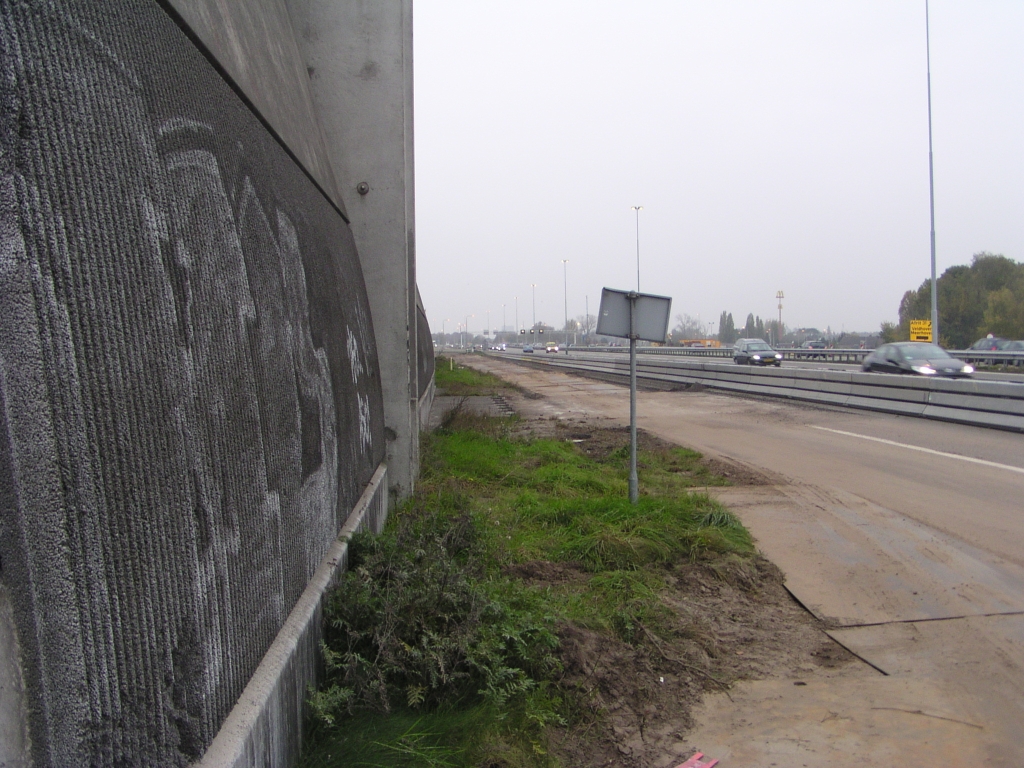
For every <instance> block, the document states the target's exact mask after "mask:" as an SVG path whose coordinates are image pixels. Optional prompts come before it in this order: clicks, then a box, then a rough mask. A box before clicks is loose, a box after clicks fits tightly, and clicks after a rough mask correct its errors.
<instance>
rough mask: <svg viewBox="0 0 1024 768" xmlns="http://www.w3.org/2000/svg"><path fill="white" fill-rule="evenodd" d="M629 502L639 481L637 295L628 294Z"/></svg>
mask: <svg viewBox="0 0 1024 768" xmlns="http://www.w3.org/2000/svg"><path fill="white" fill-rule="evenodd" d="M628 296H629V502H630V504H636V502H637V499H639V498H640V481H639V479H638V478H637V474H636V300H637V298H638V294H637V293H636V292H635V291H630V292H629V294H628Z"/></svg>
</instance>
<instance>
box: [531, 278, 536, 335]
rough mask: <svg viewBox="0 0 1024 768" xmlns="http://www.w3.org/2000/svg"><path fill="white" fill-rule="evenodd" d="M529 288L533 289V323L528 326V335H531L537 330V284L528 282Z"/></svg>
mask: <svg viewBox="0 0 1024 768" xmlns="http://www.w3.org/2000/svg"><path fill="white" fill-rule="evenodd" d="M530 288H532V289H533V325H532V326H530V335H531V336H532V335H533V334H535V333H536V332H537V284H536V283H530Z"/></svg>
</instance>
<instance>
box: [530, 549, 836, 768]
mask: <svg viewBox="0 0 1024 768" xmlns="http://www.w3.org/2000/svg"><path fill="white" fill-rule="evenodd" d="M512 570H515V571H516V574H515V575H518V576H520V577H521V578H525V579H526V580H528V581H530V582H531V583H532V584H534V585H541V586H542V585H544V584H545V583H550V584H552V585H553V584H556V583H564V581H566V580H578V579H584V578H587V577H588V575H587V574H585V573H582V572H581V571H579V570H578V569H576V568H574V567H573V566H571V565H570V566H566V565H563V564H555V563H545V562H540V561H538V562H533V563H528V564H524V565H520V566H516V568H515V569H512ZM663 576H664V578H665V580H666V582H667V583H668V587H667V588H666V589H665V590H663V591H662V593H661V595H660V599H661V601H662V602H663V603H664V605H665V606H667V607H668V608H669V609H670V615H671V619H669V622H668V626H667V627H666V626H662V627H660V628H659V631H657V632H655V631H653V630H652V629H650V628H647V627H639V631H638V633H637V637H636V640H635V641H634V642H632V643H627V642H625V641H623V640H621V639H619V638H617V637H614V636H610V635H608V634H607V633H600V632H597V631H594V630H591V629H587V628H584V627H579V626H575V625H572V624H564V625H562V626H560V627H559V628H558V634H559V637H560V639H561V650H560V656H561V659H562V663H563V666H564V672H563V678H562V685H563V686H566V687H567V688H570V689H574V690H576V691H578V692H579V693H581V694H582V696H581V697H580V698H581V700H583V701H585V702H587V704H586V711H584V712H580V713H579V720H580V722H581V723H582V724H581V725H579V726H577V727H574V728H572V729H566V730H563V731H560V732H557V733H554V734H553V738H552V746H553V747H554V749H555V751H556V752H557V754H558V757H559V759H561V761H562V762H563V764H564V765H566V766H572V767H573V768H584V766H597V765H607V766H623V767H628V768H640V767H641V766H643V768H651V767H652V766H666V767H669V766H675V765H678V764H679V763H681V762H683V760H685V759H686V758H688V757H689V756H690V755H692V754H693V752H694V751H696V748H697V747H699V745H691V744H688V743H687V741H686V731H687V729H688V728H689V727H690V726H691V725H692V719H691V709H692V707H693V706H694V705H696V704H697V702H698V701H699V700H700V697H701V695H702V694H703V692H704V691H712V690H714V691H721V690H728V688H729V685H730V684H731V683H732V682H734V681H736V680H740V679H761V678H766V677H773V678H778V677H791V678H793V679H794V682H800V680H799V678H801V677H804V676H807V675H808V674H812V673H813V672H814V671H815V670H816V669H817V668H829V669H833V668H836V667H839V666H843V665H845V664H847V663H849V662H851V661H853V660H854V657H853V656H852V655H851V654H849V653H848V652H847V651H845V650H844V649H843V648H842V647H840V646H839V645H837V644H835V643H834V642H833V641H832V640H831V639H830V638H829V637H828V636H827V635H825V634H824V632H822V630H821V627H820V626H819V623H818V621H817V620H816V619H815V618H814V617H813V616H811V615H810V614H808V613H807V612H806V611H805V610H804V609H803V608H802V607H800V606H799V605H798V604H797V603H796V602H795V601H794V600H793V599H792V598H791V597H790V596H789V594H788V593H787V592H786V590H785V587H784V586H783V582H782V576H781V574H780V572H779V570H778V569H777V568H776V567H775V566H774V565H772V564H771V563H770V562H768V561H767V560H764V559H763V558H755V559H754V560H743V559H740V558H719V559H709V560H707V561H704V562H698V563H680V564H677V565H676V566H674V567H672V568H669V569H666V571H665V573H664V574H663Z"/></svg>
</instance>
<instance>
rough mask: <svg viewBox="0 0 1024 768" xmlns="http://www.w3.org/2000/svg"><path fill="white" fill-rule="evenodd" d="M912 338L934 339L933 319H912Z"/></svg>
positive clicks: (918, 339)
mask: <svg viewBox="0 0 1024 768" xmlns="http://www.w3.org/2000/svg"><path fill="white" fill-rule="evenodd" d="M910 340H911V341H931V340H932V321H931V320H911V321H910Z"/></svg>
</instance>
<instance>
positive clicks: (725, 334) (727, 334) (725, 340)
mask: <svg viewBox="0 0 1024 768" xmlns="http://www.w3.org/2000/svg"><path fill="white" fill-rule="evenodd" d="M738 338H739V334H738V333H737V332H736V323H735V322H734V321H733V319H732V312H723V313H722V316H721V318H719V320H718V340H719V341H720V342H721V343H722V344H732V343H733V342H734V341H736V339H738Z"/></svg>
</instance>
